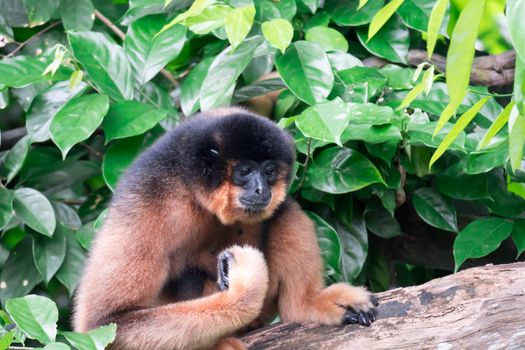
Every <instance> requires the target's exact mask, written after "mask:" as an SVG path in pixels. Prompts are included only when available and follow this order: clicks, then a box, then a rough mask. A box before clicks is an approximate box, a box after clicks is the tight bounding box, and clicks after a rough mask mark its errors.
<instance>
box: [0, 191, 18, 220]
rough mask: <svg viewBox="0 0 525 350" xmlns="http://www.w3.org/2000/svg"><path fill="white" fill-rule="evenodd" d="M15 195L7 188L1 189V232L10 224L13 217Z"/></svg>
mask: <svg viewBox="0 0 525 350" xmlns="http://www.w3.org/2000/svg"><path fill="white" fill-rule="evenodd" d="M14 198H15V194H14V193H13V192H12V191H11V190H8V189H7V188H4V187H0V230H2V229H3V228H4V227H6V225H7V224H8V223H9V220H11V218H12V217H13V199H14Z"/></svg>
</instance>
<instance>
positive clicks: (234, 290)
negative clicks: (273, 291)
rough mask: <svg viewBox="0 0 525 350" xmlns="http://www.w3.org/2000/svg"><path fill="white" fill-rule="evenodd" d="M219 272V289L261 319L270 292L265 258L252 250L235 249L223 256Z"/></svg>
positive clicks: (250, 248)
mask: <svg viewBox="0 0 525 350" xmlns="http://www.w3.org/2000/svg"><path fill="white" fill-rule="evenodd" d="M217 269H218V271H217V272H218V273H217V276H218V281H217V283H218V285H219V288H220V289H221V290H223V291H226V292H227V293H228V294H229V295H230V296H231V297H232V298H235V299H237V300H238V302H239V307H240V308H244V309H246V310H247V311H248V310H250V311H251V312H254V313H255V316H257V315H258V314H259V312H260V311H261V308H262V305H263V301H264V298H265V296H266V292H267V291H268V268H267V266H266V262H265V260H264V256H263V254H262V253H261V252H260V251H259V250H257V249H255V248H252V247H249V246H244V247H240V246H237V245H235V246H233V247H230V248H228V249H226V250H224V251H223V252H222V253H220V254H219V257H218V266H217ZM241 303H242V305H241Z"/></svg>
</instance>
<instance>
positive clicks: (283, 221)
mask: <svg viewBox="0 0 525 350" xmlns="http://www.w3.org/2000/svg"><path fill="white" fill-rule="evenodd" d="M221 113H222V112H221ZM226 115H227V114H226ZM234 164H235V162H234V161H232V162H229V163H228V166H227V169H228V171H227V173H226V178H229V176H230V175H231V169H232V167H233V166H234ZM280 166H281V167H284V168H286V166H285V165H284V164H281V165H280ZM289 171H290V169H289V167H288V168H286V171H285V172H284V173H281V175H280V177H279V178H278V179H277V181H276V183H275V184H274V185H273V186H272V197H271V201H270V204H269V205H268V207H267V208H266V210H265V211H263V212H261V213H260V214H259V215H256V216H254V215H251V216H250V215H248V214H246V213H245V212H244V211H243V210H242V208H240V203H239V202H238V195H239V191H241V189H240V188H239V187H238V186H235V185H233V184H232V183H231V182H230V181H226V182H224V183H223V184H222V185H220V186H219V187H218V188H216V189H215V190H213V191H209V192H206V191H205V190H197V191H195V190H192V189H190V188H188V186H187V185H186V183H184V182H182V181H181V180H180V179H177V178H164V179H159V181H162V182H163V183H164V184H165V186H164V187H162V188H163V190H162V191H161V195H156V196H151V197H148V196H142V195H137V194H135V193H131V194H130V193H124V194H121V195H120V197H119V198H118V200H116V201H115V203H113V205H112V206H111V208H110V210H109V214H108V217H107V219H106V221H105V223H104V226H103V228H102V230H101V231H100V232H99V233H98V234H97V237H96V240H95V242H94V245H93V249H92V251H91V255H90V257H89V259H88V263H87V266H86V268H85V271H84V274H83V277H82V280H81V283H80V286H79V288H78V291H77V295H76V298H75V315H74V329H75V330H76V331H87V330H89V329H92V328H95V327H98V326H101V325H103V324H107V323H110V322H116V323H117V325H118V328H117V338H116V340H115V342H114V343H113V344H112V346H111V349H113V350H117V349H118V350H134V349H137V350H138V349H159V350H164V349H166V350H174V349H211V348H214V349H221V350H225V349H243V348H245V346H244V345H243V343H242V342H241V341H239V340H237V339H235V338H232V336H234V335H235V334H237V333H238V332H239V331H241V330H244V329H247V328H251V327H257V326H261V325H263V324H265V323H266V322H268V321H270V320H271V319H273V318H274V317H275V316H276V313H277V312H279V314H280V316H281V319H282V320H283V321H285V322H315V323H324V324H340V323H341V321H342V319H343V315H344V313H345V311H346V310H347V308H348V307H352V308H353V309H355V310H358V311H368V310H370V309H372V308H373V304H372V301H371V299H370V294H369V293H368V292H367V291H366V290H364V289H362V288H357V287H352V286H349V285H346V284H336V285H332V286H330V287H328V288H324V283H323V275H322V260H321V255H320V251H319V247H318V245H317V239H316V233H315V229H314V226H313V223H312V222H311V221H310V220H309V219H308V217H307V216H306V215H305V214H304V213H303V212H302V210H301V209H300V207H299V206H298V205H297V204H296V203H295V202H294V201H293V200H292V199H290V198H288V199H285V198H286V192H287V182H286V174H288V173H289ZM225 250H227V251H228V252H230V253H231V255H232V256H233V262H232V265H231V266H230V268H229V286H228V288H227V289H226V290H223V291H220V290H219V288H218V286H217V284H216V283H215V276H217V258H218V256H219V255H220V254H221V252H223V251H225ZM261 251H262V252H264V255H263V253H262V252H261ZM191 269H198V270H196V271H198V274H199V276H207V277H205V278H204V281H203V285H202V286H200V285H199V288H197V289H194V286H193V285H194V281H193V280H192V279H191V278H188V279H187V280H184V279H181V278H182V277H181V276H186V275H185V273H186V272H188V271H190V272H191ZM188 273H189V272H188ZM189 275H191V274H188V276H189ZM192 278H193V277H192ZM195 281H196V280H195ZM178 286H180V287H178ZM184 286H189V287H188V288H186V287H184ZM201 287H202V288H201ZM179 289H180V290H179ZM174 290H176V292H177V293H178V294H177V293H175V292H174ZM188 293H189V297H186V296H185V297H184V298H182V297H181V295H183V294H184V295H187V294H188Z"/></svg>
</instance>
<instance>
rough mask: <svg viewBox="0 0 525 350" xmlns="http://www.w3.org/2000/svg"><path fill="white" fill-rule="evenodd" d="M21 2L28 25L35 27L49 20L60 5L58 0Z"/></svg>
mask: <svg viewBox="0 0 525 350" xmlns="http://www.w3.org/2000/svg"><path fill="white" fill-rule="evenodd" d="M23 2H24V7H25V8H26V11H27V17H28V18H29V26H30V27H36V26H39V25H42V24H44V23H45V22H47V21H49V20H50V19H51V16H53V14H54V13H55V11H56V10H57V9H58V6H59V5H60V0H47V1H42V0H23Z"/></svg>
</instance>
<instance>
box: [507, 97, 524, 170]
mask: <svg viewBox="0 0 525 350" xmlns="http://www.w3.org/2000/svg"><path fill="white" fill-rule="evenodd" d="M524 144H525V116H524V115H521V114H520V113H519V111H518V107H517V106H516V105H515V106H514V107H513V108H512V110H511V112H510V116H509V155H510V165H511V167H512V169H513V170H515V169H519V167H520V166H521V162H522V159H523V145H524Z"/></svg>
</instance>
